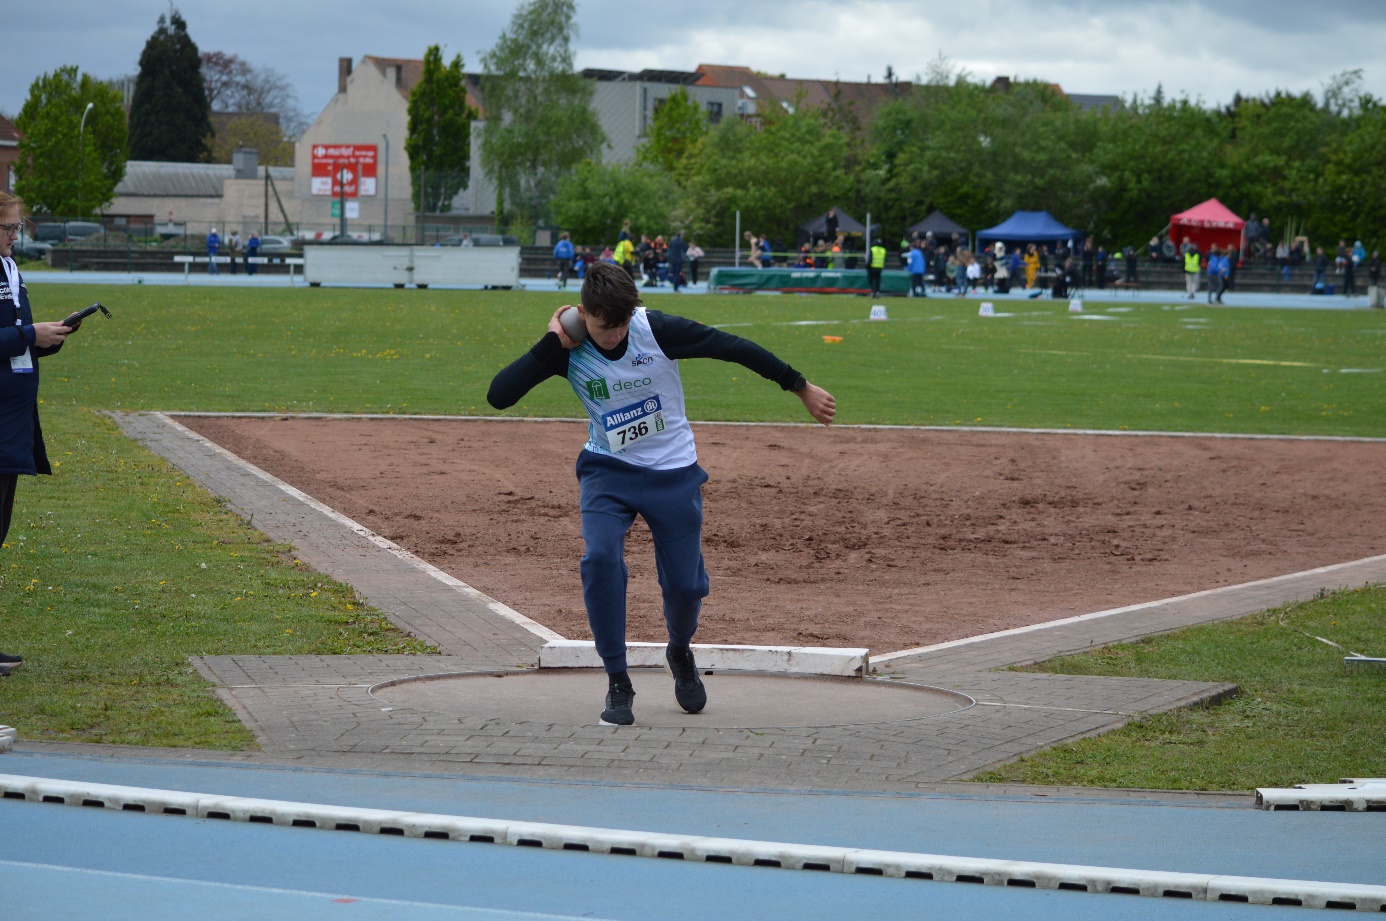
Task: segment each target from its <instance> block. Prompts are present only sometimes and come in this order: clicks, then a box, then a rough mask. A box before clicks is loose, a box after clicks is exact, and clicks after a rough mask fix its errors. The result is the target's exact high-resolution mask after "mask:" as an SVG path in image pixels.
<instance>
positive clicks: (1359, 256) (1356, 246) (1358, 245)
mask: <svg viewBox="0 0 1386 921" xmlns="http://www.w3.org/2000/svg"><path fill="white" fill-rule="evenodd" d="M1352 261H1353V262H1354V263H1355V264H1356V265H1357V266H1358V267H1361V265H1362V263H1364V262H1366V261H1367V248H1366V247H1365V246H1363V245H1362V241H1361V240H1357V241H1356V242H1354V243H1353V244H1352Z"/></svg>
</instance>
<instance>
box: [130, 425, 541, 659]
mask: <svg viewBox="0 0 1386 921" xmlns="http://www.w3.org/2000/svg"><path fill="white" fill-rule="evenodd" d="M150 415H152V416H154V417H155V418H157V419H159V420H160V421H162V422H163V423H164V424H166V425H168V426H169V427H170V428H172V429H174V430H175V431H177V432H178V433H179V434H181V435H183V436H184V437H185V438H189V439H191V440H193V441H195V442H197V443H198V444H200V445H202V446H203V447H205V448H207V449H209V450H211V451H215V452H216V453H217V454H220V455H221V456H222V457H223V458H225V459H226V460H227V461H229V462H231V463H232V464H235V465H236V466H238V467H240V468H241V469H242V470H244V471H246V472H247V473H250V474H251V475H253V476H256V477H258V478H259V479H261V480H264V481H265V482H266V483H269V484H270V485H272V486H274V487H275V488H276V489H279V490H282V491H283V492H284V493H286V494H287V495H290V496H292V497H293V498H295V499H297V500H298V501H300V502H302V503H304V504H305V505H307V506H309V507H310V508H313V509H315V510H316V511H318V512H320V513H322V514H323V515H326V516H327V517H328V518H330V519H332V520H333V521H335V522H337V523H338V524H340V525H341V526H342V527H344V528H346V529H347V530H349V531H352V532H353V533H355V534H358V535H360V536H361V537H364V538H365V539H366V540H368V541H370V542H371V543H373V544H375V545H376V546H377V547H380V548H381V549H382V550H386V551H389V552H390V553H392V554H394V555H395V556H396V557H397V558H399V559H400V560H402V561H403V562H405V563H408V564H409V565H410V566H413V567H414V568H415V569H417V570H419V571H420V572H423V573H425V574H427V575H429V576H432V577H433V578H434V579H437V580H438V581H439V582H441V583H443V584H444V585H446V586H448V587H449V588H452V589H455V590H456V591H458V592H460V593H461V594H463V595H466V596H467V597H468V598H470V599H472V600H473V601H476V602H479V603H480V604H482V605H485V606H486V608H487V609H488V610H490V611H491V612H492V613H493V614H498V615H500V616H501V617H503V618H505V619H506V620H508V621H510V622H512V623H515V624H518V625H519V626H521V627H524V628H525V629H526V630H528V631H529V632H530V633H533V634H534V635H535V636H537V637H539V638H540V639H543V640H546V641H548V642H553V641H554V640H562V639H563V637H562V636H561V635H559V634H557V633H555V632H554V631H552V630H550V629H549V628H548V627H545V626H544V625H543V624H541V623H539V622H538V621H533V620H530V619H529V618H528V617H526V616H524V615H523V614H521V613H520V612H519V611H516V610H514V609H513V608H510V607H508V606H506V605H504V604H502V603H501V602H499V601H497V600H496V599H494V598H492V597H491V596H489V595H486V594H484V593H482V592H479V591H477V590H476V589H474V588H472V587H471V586H470V585H468V584H467V583H466V582H463V581H462V580H461V579H458V578H457V577H455V576H451V575H449V574H447V573H445V572H443V571H442V570H441V569H439V568H438V567H437V566H434V565H433V564H432V563H428V562H426V561H424V560H421V559H419V558H418V557H417V556H415V555H414V554H412V553H410V552H409V551H408V550H405V549H404V548H403V547H401V546H400V545H399V544H397V543H395V542H394V541H392V540H389V539H387V538H384V537H381V536H380V535H379V534H377V533H375V532H374V531H372V530H371V529H369V528H367V527H366V526H365V525H363V524H360V523H358V522H356V521H353V520H352V519H350V518H348V517H347V516H345V515H343V514H342V513H341V512H338V511H337V510H336V509H333V508H331V507H330V506H327V505H324V504H323V503H321V502H319V501H318V500H317V499H314V498H313V497H312V496H310V495H308V494H307V493H305V492H303V491H302V490H300V489H297V488H295V487H293V486H290V485H289V484H288V483H285V482H284V481H283V480H281V479H279V478H278V477H276V476H273V475H271V474H269V473H267V472H265V471H264V470H261V469H260V468H259V467H256V466H255V465H254V464H252V463H250V462H249V461H246V460H244V459H242V458H240V457H237V456H236V455H235V454H232V453H231V452H230V451H228V450H226V449H225V448H223V447H222V446H221V445H219V444H217V443H216V442H214V441H211V440H210V439H207V438H204V437H202V436H201V435H199V434H197V433H196V432H194V431H193V430H192V429H190V428H188V427H186V426H184V425H181V424H179V423H178V422H176V421H174V420H173V419H171V418H169V416H168V415H167V414H165V413H161V412H160V413H151V414H150Z"/></svg>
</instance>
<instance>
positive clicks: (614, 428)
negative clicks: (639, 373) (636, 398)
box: [602, 394, 664, 453]
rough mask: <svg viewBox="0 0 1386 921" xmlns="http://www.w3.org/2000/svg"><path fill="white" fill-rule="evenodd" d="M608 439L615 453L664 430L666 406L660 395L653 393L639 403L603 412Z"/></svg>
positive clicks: (603, 422) (603, 421)
mask: <svg viewBox="0 0 1386 921" xmlns="http://www.w3.org/2000/svg"><path fill="white" fill-rule="evenodd" d="M602 424H603V426H604V427H605V429H606V441H607V444H608V445H609V446H610V448H611V450H612V452H613V453H619V452H621V451H624V450H625V449H626V448H629V447H630V446H631V445H633V444H635V443H636V442H637V441H640V440H641V439H642V438H648V437H650V436H651V435H656V434H658V433H660V432H662V431H664V406H663V404H662V403H661V402H660V399H659V395H658V394H653V395H651V396H648V397H646V398H645V399H643V400H641V401H640V402H638V403H632V404H630V405H629V406H623V407H621V408H620V409H613V410H610V411H608V412H606V413H603V414H602Z"/></svg>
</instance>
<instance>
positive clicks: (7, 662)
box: [0, 652, 24, 668]
mask: <svg viewBox="0 0 1386 921" xmlns="http://www.w3.org/2000/svg"><path fill="white" fill-rule="evenodd" d="M23 664H24V657H23V656H7V655H5V654H4V653H3V652H0V668H19V666H21V665H23Z"/></svg>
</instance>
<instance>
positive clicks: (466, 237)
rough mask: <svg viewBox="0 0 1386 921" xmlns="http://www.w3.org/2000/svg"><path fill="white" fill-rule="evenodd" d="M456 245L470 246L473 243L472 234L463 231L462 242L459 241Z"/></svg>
mask: <svg viewBox="0 0 1386 921" xmlns="http://www.w3.org/2000/svg"><path fill="white" fill-rule="evenodd" d="M457 245H458V246H472V245H473V244H472V235H471V234H469V233H464V234H462V242H461V243H459V244H457Z"/></svg>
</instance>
